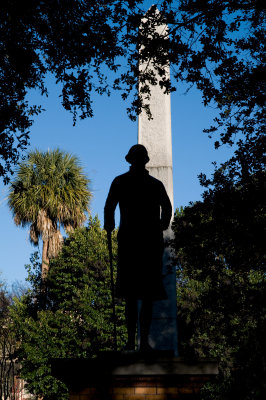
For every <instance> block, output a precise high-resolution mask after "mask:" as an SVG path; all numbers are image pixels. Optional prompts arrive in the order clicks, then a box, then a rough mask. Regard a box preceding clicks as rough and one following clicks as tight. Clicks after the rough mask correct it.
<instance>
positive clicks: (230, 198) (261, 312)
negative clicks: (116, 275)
mask: <svg viewBox="0 0 266 400" xmlns="http://www.w3.org/2000/svg"><path fill="white" fill-rule="evenodd" d="M263 181H265V174H264V175H263V177H262V176H261V177H260V179H258V177H257V176H256V175H254V176H251V177H250V179H249V180H248V181H247V182H246V183H245V184H242V185H239V184H238V185H233V184H231V185H230V186H229V185H228V184H227V185H224V186H221V182H219V184H217V185H216V186H215V187H214V189H212V190H209V191H206V192H205V196H204V199H203V201H199V202H196V203H193V204H191V205H190V206H189V207H186V208H184V209H183V210H181V212H180V211H179V212H177V213H176V215H175V219H174V223H173V230H174V232H175V239H174V242H173V245H174V248H175V250H176V255H177V259H176V261H177V265H178V273H177V278H178V279H177V293H178V296H177V304H178V311H179V340H180V342H179V346H180V352H181V355H183V356H185V357H187V358H188V359H190V360H191V358H192V359H194V358H195V357H196V358H197V357H211V358H214V359H217V361H218V363H219V371H220V374H219V376H218V378H217V380H216V382H214V383H213V384H210V385H208V386H207V387H205V389H204V391H205V396H206V397H203V398H204V399H217V400H219V399H224V398H226V399H228V400H229V399H235V398H241V399H243V400H254V399H263V398H264V397H265V393H266V392H265V372H266V370H265V351H266V349H265V339H264V338H265V335H266V331H265V326H266V324H265V322H266V321H265V316H266V298H265V293H266V291H265V289H266V280H265V245H264V226H265V199H264V185H263Z"/></svg>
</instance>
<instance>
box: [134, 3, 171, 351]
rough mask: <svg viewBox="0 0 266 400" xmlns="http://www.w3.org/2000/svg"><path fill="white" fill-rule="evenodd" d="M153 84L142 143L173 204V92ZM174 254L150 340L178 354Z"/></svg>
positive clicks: (141, 125)
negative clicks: (150, 116) (149, 116)
mask: <svg viewBox="0 0 266 400" xmlns="http://www.w3.org/2000/svg"><path fill="white" fill-rule="evenodd" d="M155 14H157V16H158V15H159V11H158V10H156V13H155ZM155 16H156V15H155ZM144 19H145V17H144ZM140 29H141V28H140ZM167 29H168V28H167V25H165V24H162V23H160V24H158V25H157V26H156V32H157V33H159V34H162V35H163V36H164V37H167ZM140 59H141V57H140ZM145 68H147V63H146V62H141V61H140V65H139V70H140V73H141V72H142V71H143V70H144V69H145ZM148 68H151V69H152V70H153V71H154V73H155V76H156V78H157V80H159V79H160V78H159V75H158V73H156V71H155V70H154V69H153V68H152V61H151V60H150V61H149V66H148ZM164 69H165V73H166V76H168V77H169V78H170V68H169V64H168V65H166V66H164ZM149 88H150V93H151V95H150V100H149V104H150V111H151V114H152V119H150V120H149V119H148V116H147V114H146V113H145V111H142V113H141V114H140V115H139V119H138V143H140V144H143V145H144V146H145V147H146V148H147V150H148V154H149V157H150V161H149V163H148V164H147V166H146V167H147V169H148V171H149V173H150V175H152V176H154V177H155V178H157V179H159V180H160V181H162V182H163V184H164V186H165V188H166V191H167V193H168V196H169V198H170V200H171V202H172V206H173V168H172V132H171V103H170V94H166V93H164V91H163V90H162V89H161V88H160V86H159V84H156V85H150V86H149ZM140 89H141V84H140V87H139V90H140ZM172 235H173V232H172V231H171V228H169V229H168V230H167V231H165V232H164V239H165V242H166V241H167V239H169V238H171V237H172ZM170 255H171V254H170V249H169V248H168V247H166V248H165V251H164V256H163V276H164V286H165V289H166V292H167V295H168V299H167V300H162V301H154V303H153V304H154V305H153V319H152V324H151V330H150V336H149V341H150V345H151V346H152V347H154V348H155V349H156V350H171V351H172V352H173V353H174V354H175V355H177V308H176V270H175V267H173V266H172V265H171V259H170Z"/></svg>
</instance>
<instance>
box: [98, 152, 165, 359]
mask: <svg viewBox="0 0 266 400" xmlns="http://www.w3.org/2000/svg"><path fill="white" fill-rule="evenodd" d="M125 158H126V160H127V162H128V163H130V164H131V167H130V170H129V171H128V172H127V173H125V174H123V175H120V176H117V177H116V178H115V179H114V181H113V182H112V184H111V187H110V191H109V194H108V197H107V200H106V204H105V208H104V228H105V230H106V231H108V232H110V231H112V230H113V229H114V227H115V218H114V215H115V208H116V206H117V204H119V208H120V227H119V232H118V267H117V282H116V296H117V297H120V298H124V299H125V301H126V310H125V311H126V323H127V331H128V342H127V345H126V349H127V350H134V349H135V336H136V325H137V315H138V300H142V306H141V310H140V350H141V351H148V350H150V349H151V348H150V346H149V344H148V335H149V329H150V324H151V317H152V301H153V300H163V299H166V298H167V296H166V292H165V290H164V287H163V280H162V255H163V248H164V241H163V230H166V229H167V228H168V226H169V223H170V219H171V215H172V206H171V202H170V200H169V198H168V195H167V193H166V190H165V188H164V185H163V184H162V182H161V181H159V180H158V179H155V178H153V177H151V176H150V175H149V172H148V171H147V170H146V169H145V165H146V164H147V162H148V161H149V157H148V153H147V150H146V148H145V147H144V146H143V145H140V144H137V145H135V146H133V147H131V149H130V150H129V152H128V154H127V155H126V157H125Z"/></svg>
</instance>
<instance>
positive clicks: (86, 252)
mask: <svg viewBox="0 0 266 400" xmlns="http://www.w3.org/2000/svg"><path fill="white" fill-rule="evenodd" d="M115 239H116V234H115V233H114V234H113V255H114V270H115V271H116V262H115V261H116V253H117V244H116V240H115ZM27 269H28V272H29V275H28V281H29V282H30V285H31V288H30V290H29V291H28V293H27V294H26V295H25V296H24V297H22V299H20V300H16V301H15V303H14V305H13V307H12V308H11V316H12V321H13V330H14V332H15V334H16V338H17V341H18V344H19V346H18V351H17V356H18V360H19V362H20V363H21V366H22V369H21V371H20V375H21V376H22V377H23V378H24V379H25V380H26V382H27V387H28V389H29V391H30V392H31V393H34V394H37V395H39V396H41V397H42V398H43V399H44V400H53V399H58V400H59V399H60V400H63V399H64V400H65V399H68V395H67V388H66V386H65V385H64V384H63V383H62V382H60V381H59V380H57V379H56V378H54V377H53V375H52V372H51V361H52V359H53V358H87V357H93V356H95V355H96V354H98V353H99V352H100V351H106V350H113V349H114V342H113V340H114V339H113V314H112V296H111V283H110V279H111V278H110V268H109V254H108V247H107V237H106V232H105V231H104V230H103V229H101V227H100V222H99V220H98V218H97V217H95V218H91V217H90V219H89V224H88V227H86V228H85V227H83V228H77V229H76V230H75V231H74V232H72V233H70V235H69V237H68V238H67V239H66V240H65V244H64V246H63V248H62V251H61V252H60V254H59V255H58V257H56V258H55V259H53V260H52V261H51V267H50V270H49V274H48V277H47V301H46V305H45V308H43V307H42V302H41V301H40V299H41V264H40V262H39V260H38V253H35V254H34V255H33V256H32V258H31V263H30V264H29V265H28V266H27ZM122 306H123V304H122V303H119V302H117V304H116V321H117V330H118V348H119V349H120V348H121V347H122V346H123V343H124V342H125V333H126V332H125V331H126V330H125V321H124V313H123V309H122Z"/></svg>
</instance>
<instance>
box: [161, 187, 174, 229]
mask: <svg viewBox="0 0 266 400" xmlns="http://www.w3.org/2000/svg"><path fill="white" fill-rule="evenodd" d="M171 218H172V204H171V201H170V199H169V197H168V194H167V193H166V190H165V187H164V185H163V184H162V187H161V224H162V230H163V231H165V230H166V229H168V227H169V224H170V221H171Z"/></svg>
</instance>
